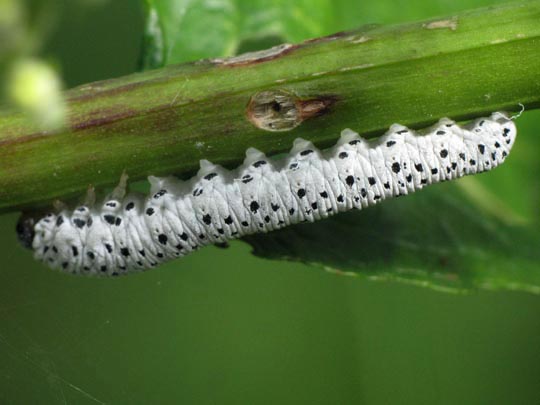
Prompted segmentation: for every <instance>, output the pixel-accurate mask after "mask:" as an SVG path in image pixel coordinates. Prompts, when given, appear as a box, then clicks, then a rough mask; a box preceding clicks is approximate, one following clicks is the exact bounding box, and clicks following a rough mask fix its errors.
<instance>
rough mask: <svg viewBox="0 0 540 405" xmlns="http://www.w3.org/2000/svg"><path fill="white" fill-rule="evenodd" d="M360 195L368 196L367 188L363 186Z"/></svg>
mask: <svg viewBox="0 0 540 405" xmlns="http://www.w3.org/2000/svg"><path fill="white" fill-rule="evenodd" d="M360 195H361V196H362V198H366V197H367V191H366V189H365V188H363V189H362V190H360Z"/></svg>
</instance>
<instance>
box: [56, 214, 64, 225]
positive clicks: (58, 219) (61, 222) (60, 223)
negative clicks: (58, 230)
mask: <svg viewBox="0 0 540 405" xmlns="http://www.w3.org/2000/svg"><path fill="white" fill-rule="evenodd" d="M63 223H64V217H63V216H62V215H60V216H59V217H58V218H56V226H60V225H62V224H63Z"/></svg>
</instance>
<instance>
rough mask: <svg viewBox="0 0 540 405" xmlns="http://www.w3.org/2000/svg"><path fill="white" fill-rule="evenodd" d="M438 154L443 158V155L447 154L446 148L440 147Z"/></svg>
mask: <svg viewBox="0 0 540 405" xmlns="http://www.w3.org/2000/svg"><path fill="white" fill-rule="evenodd" d="M439 154H440V155H441V157H442V158H443V159H444V158H445V157H447V156H448V151H447V150H446V149H442V150H441V151H440V152H439Z"/></svg>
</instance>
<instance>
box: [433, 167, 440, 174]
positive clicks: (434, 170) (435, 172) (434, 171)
mask: <svg viewBox="0 0 540 405" xmlns="http://www.w3.org/2000/svg"><path fill="white" fill-rule="evenodd" d="M437 173H439V170H437V168H436V167H435V168H433V169H431V174H437Z"/></svg>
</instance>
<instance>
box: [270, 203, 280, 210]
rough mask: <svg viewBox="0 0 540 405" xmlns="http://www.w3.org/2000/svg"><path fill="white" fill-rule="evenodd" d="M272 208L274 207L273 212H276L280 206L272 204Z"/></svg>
mask: <svg viewBox="0 0 540 405" xmlns="http://www.w3.org/2000/svg"><path fill="white" fill-rule="evenodd" d="M270 207H272V211H274V212H276V211H277V210H279V205H278V204H274V203H270Z"/></svg>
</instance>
